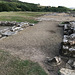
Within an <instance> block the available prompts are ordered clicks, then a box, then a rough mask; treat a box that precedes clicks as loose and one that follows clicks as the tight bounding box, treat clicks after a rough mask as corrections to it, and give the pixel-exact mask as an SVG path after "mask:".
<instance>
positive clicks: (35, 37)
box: [0, 14, 75, 75]
mask: <svg viewBox="0 0 75 75" xmlns="http://www.w3.org/2000/svg"><path fill="white" fill-rule="evenodd" d="M51 17H52V18H54V20H53V19H52V20H48V21H41V22H39V23H38V24H36V25H35V26H33V27H28V28H26V29H24V30H23V31H21V32H19V33H18V34H16V35H14V36H10V37H8V38H6V39H3V40H0V48H1V49H5V50H7V51H9V52H10V53H11V54H13V55H14V56H17V57H19V58H21V59H23V60H27V59H30V60H32V61H35V62H39V63H40V65H42V67H44V68H45V69H46V70H47V66H46V64H45V63H44V61H45V59H46V57H54V56H58V55H59V48H60V43H61V41H62V35H63V34H62V29H61V28H59V27H58V26H57V25H58V24H59V23H60V21H65V20H68V19H69V20H70V17H69V16H68V17H65V16H64V15H63V14H62V15H58V16H51V15H48V16H46V15H45V16H43V17H42V18H47V19H49V18H51ZM55 19H56V21H55ZM57 19H58V21H57ZM72 19H75V18H72V17H71V20H72ZM58 69H59V68H58ZM50 75H57V70H56V71H53V72H50Z"/></svg>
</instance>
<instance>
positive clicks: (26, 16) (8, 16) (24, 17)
mask: <svg viewBox="0 0 75 75" xmlns="http://www.w3.org/2000/svg"><path fill="white" fill-rule="evenodd" d="M43 14H46V12H0V21H17V22H30V23H38V21H37V20H36V19H35V18H37V17H39V16H41V15H43Z"/></svg>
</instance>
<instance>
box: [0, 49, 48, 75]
mask: <svg viewBox="0 0 75 75" xmlns="http://www.w3.org/2000/svg"><path fill="white" fill-rule="evenodd" d="M0 75H47V73H46V72H45V71H44V70H43V69H42V68H41V67H40V66H39V64H38V63H34V62H32V61H30V60H20V59H19V58H17V57H14V56H12V55H10V54H9V53H8V52H5V51H3V50H0Z"/></svg>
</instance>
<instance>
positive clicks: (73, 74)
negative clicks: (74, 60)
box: [60, 68, 75, 75]
mask: <svg viewBox="0 0 75 75" xmlns="http://www.w3.org/2000/svg"><path fill="white" fill-rule="evenodd" d="M60 75H75V70H70V69H66V68H62V69H61V70H60Z"/></svg>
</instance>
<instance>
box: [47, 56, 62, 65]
mask: <svg viewBox="0 0 75 75" xmlns="http://www.w3.org/2000/svg"><path fill="white" fill-rule="evenodd" d="M47 62H48V63H50V64H52V65H53V66H56V65H60V63H61V62H62V60H61V58H60V57H57V56H56V57H54V58H49V57H47Z"/></svg>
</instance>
